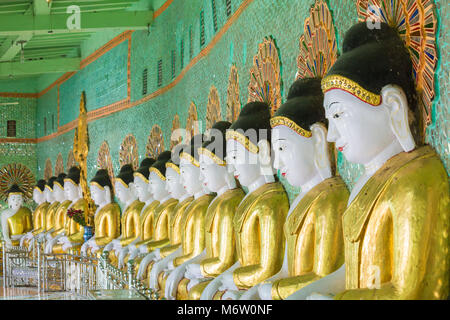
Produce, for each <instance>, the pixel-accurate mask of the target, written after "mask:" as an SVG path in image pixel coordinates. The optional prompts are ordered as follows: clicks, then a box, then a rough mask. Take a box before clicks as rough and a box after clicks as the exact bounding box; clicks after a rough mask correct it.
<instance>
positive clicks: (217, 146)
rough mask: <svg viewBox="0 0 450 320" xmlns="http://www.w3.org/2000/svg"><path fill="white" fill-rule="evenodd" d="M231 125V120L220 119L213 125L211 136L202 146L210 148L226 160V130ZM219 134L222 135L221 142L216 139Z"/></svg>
mask: <svg viewBox="0 0 450 320" xmlns="http://www.w3.org/2000/svg"><path fill="white" fill-rule="evenodd" d="M230 127H231V122H228V121H218V122H216V123H214V125H213V126H212V127H211V134H210V138H209V139H208V140H207V141H205V142H203V144H202V148H205V149H208V150H209V151H211V152H212V153H213V154H215V155H216V156H218V157H219V158H220V159H222V160H225V156H226V154H227V143H226V132H227V130H228V129H229V128H230ZM218 135H219V136H220V137H221V140H219V142H220V143H218V142H217V141H216V138H218Z"/></svg>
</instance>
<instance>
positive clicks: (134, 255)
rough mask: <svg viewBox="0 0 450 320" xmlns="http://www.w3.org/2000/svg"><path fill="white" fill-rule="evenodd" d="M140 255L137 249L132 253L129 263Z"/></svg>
mask: <svg viewBox="0 0 450 320" xmlns="http://www.w3.org/2000/svg"><path fill="white" fill-rule="evenodd" d="M138 254H139V249H138V248H136V247H135V248H134V249H133V250H132V251H130V253H129V258H128V261H130V260H134V258H136V257H137V256H138Z"/></svg>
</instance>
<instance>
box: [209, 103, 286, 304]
mask: <svg viewBox="0 0 450 320" xmlns="http://www.w3.org/2000/svg"><path fill="white" fill-rule="evenodd" d="M270 135H271V128H270V110H269V106H268V105H267V104H266V103H263V102H250V103H247V104H246V105H245V106H244V107H243V108H242V110H241V113H240V115H239V117H238V119H237V120H236V121H235V122H234V123H233V124H232V126H231V127H230V129H229V130H228V131H227V134H226V140H227V153H226V154H227V156H226V160H227V164H228V166H229V169H230V170H231V171H232V172H233V174H234V176H235V178H236V179H238V180H239V182H240V184H241V185H242V186H245V187H246V188H248V193H247V195H246V196H245V197H244V199H243V200H242V201H241V203H240V204H239V206H238V208H237V210H236V213H235V215H234V218H233V226H234V231H235V237H236V252H237V257H238V261H237V262H236V263H235V264H234V265H233V266H231V267H230V268H228V269H227V270H226V271H225V272H223V273H222V274H221V275H219V276H218V277H216V278H215V279H214V280H213V281H211V282H210V283H209V284H208V285H207V286H206V288H205V289H204V290H203V292H202V295H201V299H213V298H214V299H224V300H225V299H238V298H239V297H240V296H241V294H242V293H243V292H244V291H245V290H247V289H249V288H251V287H253V286H255V285H257V284H258V283H260V282H262V281H264V280H266V279H268V278H270V277H271V276H273V275H274V274H276V273H277V272H278V271H280V269H281V266H282V264H283V255H284V245H285V239H284V235H283V225H284V222H285V220H286V215H287V212H288V210H289V201H288V197H287V194H286V192H285V191H284V189H283V186H282V185H281V183H280V182H275V177H274V174H273V168H272V159H271V146H270V142H269V141H270Z"/></svg>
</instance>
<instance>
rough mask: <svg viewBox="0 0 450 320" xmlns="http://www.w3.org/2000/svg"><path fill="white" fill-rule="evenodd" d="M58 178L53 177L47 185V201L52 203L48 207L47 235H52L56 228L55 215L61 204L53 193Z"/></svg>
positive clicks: (46, 219)
mask: <svg viewBox="0 0 450 320" xmlns="http://www.w3.org/2000/svg"><path fill="white" fill-rule="evenodd" d="M56 179H57V178H56V177H51V178H50V179H48V181H47V183H46V184H45V191H44V193H45V196H46V198H47V201H48V202H49V203H50V205H49V206H48V210H47V214H46V218H45V232H46V235H47V234H50V233H51V232H52V231H53V229H54V227H55V213H56V210H57V209H58V207H59V205H60V204H61V203H60V202H59V201H58V199H56V197H55V193H54V192H53V188H54V182H55V181H56Z"/></svg>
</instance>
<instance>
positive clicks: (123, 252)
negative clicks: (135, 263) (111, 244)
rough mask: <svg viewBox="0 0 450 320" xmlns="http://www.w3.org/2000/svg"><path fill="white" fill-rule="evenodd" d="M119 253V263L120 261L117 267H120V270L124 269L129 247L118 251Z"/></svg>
mask: <svg viewBox="0 0 450 320" xmlns="http://www.w3.org/2000/svg"><path fill="white" fill-rule="evenodd" d="M117 252H118V253H119V261H118V264H117V266H118V267H119V269H122V268H123V261H124V260H125V257H126V256H127V254H128V247H125V248H121V249H119V250H116V253H117Z"/></svg>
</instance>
